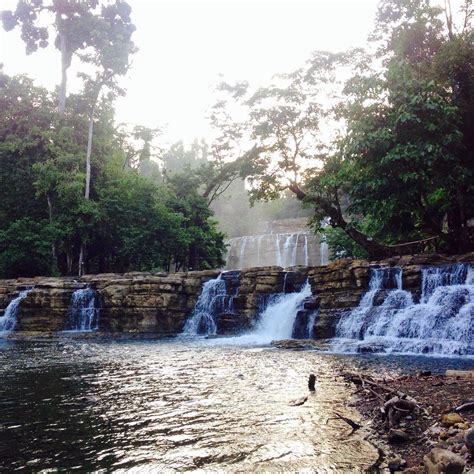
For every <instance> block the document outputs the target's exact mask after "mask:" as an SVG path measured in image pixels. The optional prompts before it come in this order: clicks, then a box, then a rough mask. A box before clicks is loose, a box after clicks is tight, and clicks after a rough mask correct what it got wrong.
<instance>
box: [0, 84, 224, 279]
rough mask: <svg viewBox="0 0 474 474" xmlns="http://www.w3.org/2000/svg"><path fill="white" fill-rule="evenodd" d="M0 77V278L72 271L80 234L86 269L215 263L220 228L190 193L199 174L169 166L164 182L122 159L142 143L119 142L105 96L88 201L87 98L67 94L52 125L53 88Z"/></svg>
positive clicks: (97, 127)
mask: <svg viewBox="0 0 474 474" xmlns="http://www.w3.org/2000/svg"><path fill="white" fill-rule="evenodd" d="M0 79H1V83H2V87H1V89H0V106H1V107H2V111H3V114H2V115H1V116H0V137H1V140H0V164H1V166H0V185H1V187H0V192H1V193H2V194H1V197H2V200H1V202H0V217H1V218H2V219H1V221H0V275H1V276H2V277H7V276H8V277H16V276H33V275H39V274H43V275H48V274H55V272H56V271H57V270H56V269H59V271H60V273H61V274H75V273H76V272H77V262H78V255H79V252H80V247H81V243H82V242H85V243H86V249H87V257H88V258H87V270H88V271H90V272H109V271H121V272H124V271H131V270H159V269H162V270H163V269H164V270H167V269H169V268H170V266H171V265H173V264H175V265H177V266H179V268H181V269H186V268H189V267H190V266H192V268H193V269H200V268H211V267H216V266H219V265H221V264H222V253H223V250H224V244H223V235H222V234H221V233H220V232H218V231H217V230H216V225H215V223H214V222H213V221H212V218H211V216H212V212H211V211H210V210H209V208H208V206H207V203H206V200H205V199H204V198H202V197H201V196H200V195H199V194H198V193H197V185H196V186H195V184H196V179H199V178H197V177H196V176H194V177H192V178H188V180H187V181H186V179H185V178H186V176H183V177H181V176H180V175H176V176H175V177H174V178H173V180H169V181H167V182H165V177H164V176H162V175H161V174H160V175H159V179H156V180H155V179H150V176H149V175H146V174H143V173H142V169H141V167H140V162H139V161H137V162H133V161H132V162H131V163H130V166H125V167H124V163H125V159H126V156H127V153H133V154H134V156H141V162H142V163H143V162H144V161H147V160H149V158H148V156H145V155H147V150H146V145H145V146H144V145H143V142H140V141H138V142H136V147H137V148H136V149H134V150H131V148H130V147H132V144H131V143H128V144H127V146H125V142H124V140H123V133H122V132H121V131H119V130H118V129H117V128H116V127H115V125H114V117H113V109H112V108H111V106H110V104H109V103H108V102H107V101H105V100H103V101H100V102H99V104H98V106H97V111H96V114H97V119H96V123H95V140H94V144H93V150H92V151H93V156H94V160H92V162H91V175H92V177H93V179H92V182H91V200H86V199H85V197H84V191H83V189H84V175H85V173H84V170H85V153H84V149H85V144H86V143H87V128H88V119H89V118H88V103H87V99H86V98H85V97H84V96H83V95H82V94H77V95H70V96H69V99H68V107H67V108H66V112H65V116H64V119H63V122H62V126H61V127H60V128H56V127H55V126H54V125H55V123H56V110H55V101H54V96H53V95H52V94H51V93H49V92H48V91H46V90H45V89H42V88H38V87H35V86H34V84H33V82H32V81H31V80H30V79H28V78H26V77H23V76H18V77H8V76H6V75H1V77H0ZM142 131H143V130H142ZM144 148H145V150H144ZM157 169H158V171H159V167H157ZM189 179H191V181H189ZM53 246H54V247H55V256H54V260H55V261H52V260H53V256H52V247H53Z"/></svg>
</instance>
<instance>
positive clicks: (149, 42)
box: [0, 0, 377, 141]
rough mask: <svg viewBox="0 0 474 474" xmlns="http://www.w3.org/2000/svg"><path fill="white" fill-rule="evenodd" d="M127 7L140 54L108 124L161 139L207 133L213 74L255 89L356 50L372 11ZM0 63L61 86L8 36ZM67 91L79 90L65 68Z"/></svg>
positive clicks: (52, 66) (364, 5)
mask: <svg viewBox="0 0 474 474" xmlns="http://www.w3.org/2000/svg"><path fill="white" fill-rule="evenodd" d="M128 1H129V3H130V4H131V6H132V9H133V22H134V23H135V25H136V27H137V31H136V33H135V35H134V41H135V43H136V44H137V46H138V48H139V52H138V53H137V54H136V55H135V57H134V59H133V67H132V68H131V70H130V72H129V74H128V76H127V77H126V78H124V79H123V80H122V85H124V86H125V87H126V89H127V96H126V97H125V98H123V99H120V100H119V102H118V103H117V120H118V121H119V122H128V123H132V124H142V125H146V126H150V127H154V126H162V125H165V124H167V128H166V132H165V133H166V137H167V139H168V140H169V141H174V140H178V139H179V138H183V139H185V140H186V141H191V140H192V139H193V138H194V137H206V136H207V135H208V134H209V127H208V124H207V121H206V115H207V111H208V109H209V107H210V106H211V105H212V103H213V95H212V89H213V86H214V85H215V84H216V83H217V82H219V80H220V79H219V75H220V74H222V76H223V78H224V79H225V80H228V81H233V80H248V81H250V82H251V83H252V84H254V85H257V86H259V85H264V84H265V83H266V82H267V81H268V80H269V79H270V78H271V76H272V75H273V74H275V73H280V72H286V71H291V70H293V69H296V68H297V67H299V66H300V65H301V64H302V63H303V62H304V61H305V60H306V59H307V58H308V57H309V55H310V53H311V51H314V50H317V49H322V50H330V51H340V50H344V49H347V48H349V47H353V46H363V45H364V43H365V42H366V38H367V35H368V34H369V32H370V30H371V28H372V25H373V20H374V15H375V10H376V5H377V0H364V1H362V0H345V1H344V0H306V1H304V0H299V1H298V0H296V1H271V0H233V1H231V0H214V1H207V2H203V1H198V0H195V1H189V0H188V1H183V0H174V1H169V0H168V1H166V0H128ZM15 5H16V0H0V9H2V10H3V9H12V8H14V7H15ZM0 62H3V63H4V70H5V72H6V73H8V74H16V73H27V74H29V75H30V76H32V77H33V78H35V79H36V81H37V83H38V84H41V85H45V86H47V87H50V88H52V87H54V85H55V84H57V83H58V82H59V79H60V60H59V53H58V52H57V51H56V50H54V48H48V50H46V51H44V50H43V51H41V52H37V53H35V54H33V55H30V56H26V54H25V52H24V46H23V43H22V41H21V39H20V36H19V33H18V31H17V30H16V31H15V32H10V33H5V32H4V31H3V29H2V30H1V33H0ZM73 66H74V63H73ZM71 69H72V68H71ZM70 85H71V89H75V88H76V89H77V87H78V85H79V82H78V80H75V79H74V71H73V70H71V72H70Z"/></svg>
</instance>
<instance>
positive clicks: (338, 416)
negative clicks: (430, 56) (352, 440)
mask: <svg viewBox="0 0 474 474" xmlns="http://www.w3.org/2000/svg"><path fill="white" fill-rule="evenodd" d="M334 414H335V415H336V416H335V417H331V418H328V419H327V420H326V424H327V423H328V421H329V420H334V419H339V420H342V421H344V422H346V423H347V424H348V425H349V426H350V427H351V428H352V431H356V430H358V429H359V428H362V425H359V423H357V422H355V421H353V420H351V419H350V418H347V417H345V416H342V415H340V414H339V413H337V412H334Z"/></svg>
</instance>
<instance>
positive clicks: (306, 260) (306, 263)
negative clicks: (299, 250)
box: [304, 234, 309, 267]
mask: <svg viewBox="0 0 474 474" xmlns="http://www.w3.org/2000/svg"><path fill="white" fill-rule="evenodd" d="M304 265H305V266H306V267H307V266H308V265H309V255H308V235H307V234H304Z"/></svg>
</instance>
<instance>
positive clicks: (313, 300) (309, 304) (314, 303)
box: [303, 296, 321, 310]
mask: <svg viewBox="0 0 474 474" xmlns="http://www.w3.org/2000/svg"><path fill="white" fill-rule="evenodd" d="M320 304H321V298H319V296H310V297H309V298H306V299H305V300H304V303H303V308H304V309H309V310H315V309H318V308H319V305H320Z"/></svg>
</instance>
